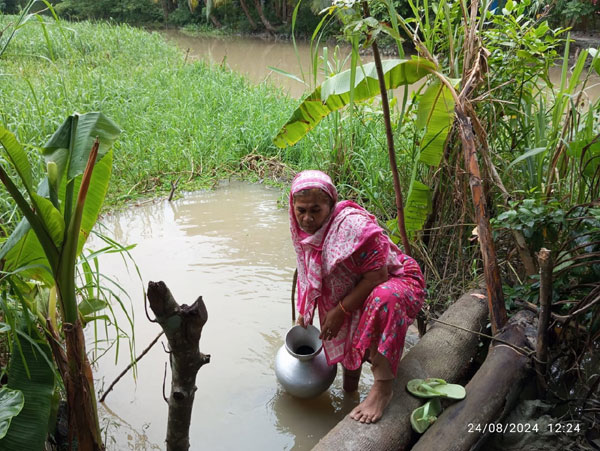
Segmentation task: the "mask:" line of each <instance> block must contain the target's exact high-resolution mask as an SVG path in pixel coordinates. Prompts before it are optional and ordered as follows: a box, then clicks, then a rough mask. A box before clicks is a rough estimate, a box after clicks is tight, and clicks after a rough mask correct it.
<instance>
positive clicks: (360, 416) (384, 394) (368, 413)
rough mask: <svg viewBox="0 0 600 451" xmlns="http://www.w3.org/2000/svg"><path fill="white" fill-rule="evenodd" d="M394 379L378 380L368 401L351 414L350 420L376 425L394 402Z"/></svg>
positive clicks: (367, 398)
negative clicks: (391, 402)
mask: <svg viewBox="0 0 600 451" xmlns="http://www.w3.org/2000/svg"><path fill="white" fill-rule="evenodd" d="M393 385H394V380H393V379H388V380H376V381H375V382H373V387H371V391H370V392H369V394H368V395H367V397H366V399H365V400H364V401H363V402H361V403H360V404H359V405H358V406H356V407H355V408H354V409H353V410H352V412H350V418H352V419H353V420H356V421H359V422H360V423H375V422H376V421H378V420H379V419H380V418H381V417H382V416H383V411H384V410H385V408H386V407H387V406H388V404H389V403H390V401H391V400H392V395H393V394H394V393H393V391H392V389H393Z"/></svg>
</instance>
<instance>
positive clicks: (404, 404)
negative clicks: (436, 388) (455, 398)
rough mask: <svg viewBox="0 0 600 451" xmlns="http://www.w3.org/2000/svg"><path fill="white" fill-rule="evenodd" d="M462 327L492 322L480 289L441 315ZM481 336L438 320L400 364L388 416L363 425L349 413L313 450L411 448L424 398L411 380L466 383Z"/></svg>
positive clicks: (444, 319) (374, 450)
mask: <svg viewBox="0 0 600 451" xmlns="http://www.w3.org/2000/svg"><path fill="white" fill-rule="evenodd" d="M439 319H440V320H442V321H444V322H445V323H448V324H452V325H455V326H458V327H460V328H464V329H469V330H474V331H478V332H480V331H482V330H483V329H484V327H485V324H486V323H487V322H488V305H487V302H486V296H485V295H484V292H483V291H481V290H474V291H471V292H469V293H467V294H464V295H463V296H461V297H460V298H459V299H458V300H457V301H456V302H455V303H454V304H452V305H451V306H450V307H449V308H448V310H446V312H444V314H443V315H442V316H441V317H440V318H439ZM478 343H479V337H478V336H477V335H476V334H473V333H470V332H467V331H464V330H461V329H459V328H457V327H451V326H447V325H444V324H441V323H435V324H434V325H433V326H432V327H431V329H429V331H428V332H427V333H426V334H425V335H424V336H423V338H421V340H420V341H419V343H417V344H416V345H415V346H414V347H413V348H412V349H411V350H410V351H409V352H407V354H406V356H404V357H403V358H402V360H401V361H400V364H399V366H398V376H397V377H396V382H395V386H394V397H393V398H392V401H391V402H390V405H389V406H388V407H387V409H386V411H385V414H384V415H383V418H382V419H381V420H379V421H378V422H377V423H375V424H361V423H358V422H356V421H354V420H353V419H351V418H350V417H349V416H346V417H345V418H344V419H343V420H342V421H340V422H339V423H338V424H337V425H336V426H335V427H334V428H333V429H332V430H331V431H329V433H328V434H327V435H326V436H325V437H323V438H322V439H321V440H320V441H319V443H317V445H316V446H315V447H314V448H313V449H314V450H317V451H332V450H360V451H386V450H390V451H391V450H394V451H398V450H407V449H410V446H411V445H412V444H413V443H414V442H415V441H416V440H417V438H418V437H417V434H416V432H413V431H412V428H411V426H410V414H411V412H412V411H413V410H414V409H416V408H417V407H419V406H420V405H421V404H422V403H423V402H422V400H421V399H417V398H415V397H414V396H412V395H410V394H409V393H408V392H407V391H406V389H405V387H406V383H407V382H408V381H409V380H411V379H416V378H420V379H423V378H426V377H439V378H442V379H445V380H447V381H448V382H461V381H462V380H463V379H464V378H465V377H466V376H467V372H468V370H469V368H470V366H471V363H470V362H471V360H472V358H473V357H474V356H475V355H476V353H477V348H478Z"/></svg>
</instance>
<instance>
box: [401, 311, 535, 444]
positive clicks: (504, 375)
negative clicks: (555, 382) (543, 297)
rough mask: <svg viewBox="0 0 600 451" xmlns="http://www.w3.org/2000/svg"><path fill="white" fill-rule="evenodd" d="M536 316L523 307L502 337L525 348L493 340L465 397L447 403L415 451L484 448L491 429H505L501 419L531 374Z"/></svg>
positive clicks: (491, 432)
mask: <svg viewBox="0 0 600 451" xmlns="http://www.w3.org/2000/svg"><path fill="white" fill-rule="evenodd" d="M533 317H534V315H533V314H532V313H531V312H528V311H525V310H523V311H521V312H519V313H517V314H516V315H515V316H513V317H512V318H511V319H510V321H509V322H508V323H507V325H506V326H505V327H504V328H503V329H502V331H501V332H500V333H499V334H498V338H500V339H502V340H503V341H506V342H508V343H511V344H513V345H515V346H517V347H519V348H521V349H523V351H520V350H517V349H516V348H514V347H511V346H509V345H506V344H504V343H497V342H496V343H492V345H491V347H490V350H489V353H488V356H487V358H486V359H485V362H484V363H483V365H482V366H481V368H480V369H479V370H478V371H477V373H475V375H474V376H473V378H472V379H471V381H470V382H469V383H468V384H467V386H466V390H467V396H466V398H465V399H464V400H462V401H460V402H457V403H454V404H452V405H450V406H449V407H447V408H446V409H445V410H444V411H443V412H442V414H441V415H440V416H439V417H438V419H437V421H436V422H435V423H433V425H431V426H430V427H429V429H427V431H425V433H424V434H423V436H422V437H421V439H420V440H419V441H418V442H417V443H416V445H415V446H414V447H413V448H412V451H436V450H440V451H466V450H471V449H480V448H479V446H480V445H481V444H482V443H484V442H485V440H486V439H487V438H488V436H489V435H490V434H496V433H498V432H503V431H504V425H503V423H502V420H503V419H504V418H505V417H506V415H507V414H508V413H509V411H510V410H511V409H512V407H514V405H515V402H516V400H517V398H518V396H519V394H520V392H521V389H522V388H523V385H524V383H525V380H526V377H527V376H528V375H530V373H531V359H530V358H529V356H528V355H527V354H529V353H530V352H531V340H529V339H528V338H527V335H528V334H530V335H534V334H535V331H534V330H533V327H532V326H531V324H532V323H533ZM526 332H527V333H526ZM507 427H510V425H507Z"/></svg>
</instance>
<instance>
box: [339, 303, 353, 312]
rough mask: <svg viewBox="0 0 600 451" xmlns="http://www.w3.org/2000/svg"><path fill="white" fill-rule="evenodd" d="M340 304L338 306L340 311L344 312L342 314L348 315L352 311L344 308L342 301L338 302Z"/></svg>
mask: <svg viewBox="0 0 600 451" xmlns="http://www.w3.org/2000/svg"><path fill="white" fill-rule="evenodd" d="M338 305H339V306H340V308H341V309H342V312H344V315H346V316H349V315H350V314H351V313H352V312H350V310H346V309H345V308H344V304H342V301H340V302H339V304H338Z"/></svg>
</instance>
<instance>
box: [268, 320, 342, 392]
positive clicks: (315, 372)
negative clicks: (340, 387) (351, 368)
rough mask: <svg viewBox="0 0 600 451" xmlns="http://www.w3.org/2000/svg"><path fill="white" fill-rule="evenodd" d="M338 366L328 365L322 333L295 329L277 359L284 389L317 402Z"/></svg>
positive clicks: (310, 327)
mask: <svg viewBox="0 0 600 451" xmlns="http://www.w3.org/2000/svg"><path fill="white" fill-rule="evenodd" d="M336 372H337V365H328V364H327V359H326V358H325V352H324V351H323V343H322V342H321V339H320V338H319V329H317V328H316V327H315V326H313V325H310V326H308V327H307V328H306V329H305V328H304V327H302V326H298V325H297V326H294V327H292V328H291V329H290V330H289V331H288V332H287V334H286V335H285V344H284V345H283V346H282V347H281V348H280V349H279V351H277V356H276V357H275V374H276V376H277V380H279V383H281V385H282V386H283V388H284V389H285V390H286V391H287V392H288V393H289V394H291V395H292V396H295V397H297V398H313V397H315V396H318V395H320V394H321V393H323V392H324V391H325V390H327V389H328V388H329V386H330V385H331V384H332V382H333V380H334V379H335V374H336Z"/></svg>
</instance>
